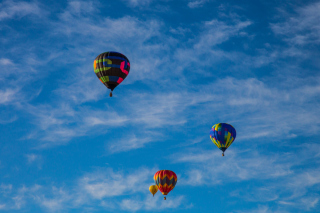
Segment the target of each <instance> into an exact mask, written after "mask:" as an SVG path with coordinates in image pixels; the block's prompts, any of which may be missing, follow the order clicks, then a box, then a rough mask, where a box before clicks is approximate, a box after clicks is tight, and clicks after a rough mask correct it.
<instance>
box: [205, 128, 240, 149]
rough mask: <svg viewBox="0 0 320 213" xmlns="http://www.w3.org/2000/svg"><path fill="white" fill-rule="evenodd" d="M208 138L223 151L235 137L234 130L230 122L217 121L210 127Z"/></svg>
mask: <svg viewBox="0 0 320 213" xmlns="http://www.w3.org/2000/svg"><path fill="white" fill-rule="evenodd" d="M210 138H211V140H212V142H213V143H214V144H215V145H216V146H217V147H218V148H219V149H221V151H222V152H224V151H226V149H227V148H228V147H229V146H230V145H231V144H232V143H233V141H234V140H235V139H236V130H235V128H233V126H231V125H230V124H227V123H218V124H215V125H213V127H212V128H211V130H210Z"/></svg>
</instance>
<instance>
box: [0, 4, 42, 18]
mask: <svg viewBox="0 0 320 213" xmlns="http://www.w3.org/2000/svg"><path fill="white" fill-rule="evenodd" d="M0 8H1V9H0V21H1V20H5V19H12V18H16V17H18V18H21V17H23V16H27V15H36V16H38V17H41V16H42V15H43V12H42V10H41V9H40V7H39V5H38V4H36V3H34V2H31V3H29V2H16V1H11V0H7V1H4V2H2V3H1V4H0Z"/></svg>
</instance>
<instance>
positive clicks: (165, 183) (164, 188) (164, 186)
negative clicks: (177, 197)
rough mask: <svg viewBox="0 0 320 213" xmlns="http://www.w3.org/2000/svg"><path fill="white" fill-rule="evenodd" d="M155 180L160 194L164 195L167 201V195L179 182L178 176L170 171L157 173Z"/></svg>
mask: <svg viewBox="0 0 320 213" xmlns="http://www.w3.org/2000/svg"><path fill="white" fill-rule="evenodd" d="M153 179H154V182H155V183H156V185H157V187H158V189H159V190H160V192H161V193H162V194H163V195H164V198H163V199H164V200H166V199H167V198H166V195H167V194H168V193H169V192H170V191H171V190H172V189H173V188H174V187H175V185H176V183H177V181H178V178H177V175H176V174H175V173H174V172H173V171H170V170H160V171H158V172H156V173H155V174H154V177H153Z"/></svg>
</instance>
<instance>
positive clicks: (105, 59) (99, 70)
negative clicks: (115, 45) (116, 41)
mask: <svg viewBox="0 0 320 213" xmlns="http://www.w3.org/2000/svg"><path fill="white" fill-rule="evenodd" d="M93 69H94V72H95V73H96V75H97V77H98V78H99V79H100V81H101V82H102V83H103V84H104V85H105V86H106V87H107V88H108V89H111V92H110V97H112V91H113V90H114V88H116V86H118V85H119V84H120V83H121V82H122V81H123V80H124V79H125V78H126V77H127V75H128V74H129V71H130V62H129V60H128V58H127V57H126V56H125V55H123V54H121V53H117V52H105V53H101V54H100V55H98V56H97V57H96V59H95V60H94V62H93Z"/></svg>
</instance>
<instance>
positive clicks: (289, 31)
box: [271, 2, 320, 45]
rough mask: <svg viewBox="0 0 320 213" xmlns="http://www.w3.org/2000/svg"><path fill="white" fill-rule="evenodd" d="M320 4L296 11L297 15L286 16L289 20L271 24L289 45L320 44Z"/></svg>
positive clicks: (313, 4) (315, 3)
mask: <svg viewBox="0 0 320 213" xmlns="http://www.w3.org/2000/svg"><path fill="white" fill-rule="evenodd" d="M319 10H320V3H319V2H314V3H311V4H309V5H307V6H304V7H300V8H297V9H296V14H294V15H293V14H286V13H284V15H286V16H287V20H286V21H285V22H282V23H274V24H271V28H272V30H273V31H274V32H275V33H276V34H278V35H282V36H284V37H285V39H286V40H287V41H288V43H289V44H295V45H306V44H312V43H313V44H319V42H320V39H319V35H320V23H319V19H320V14H319Z"/></svg>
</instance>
